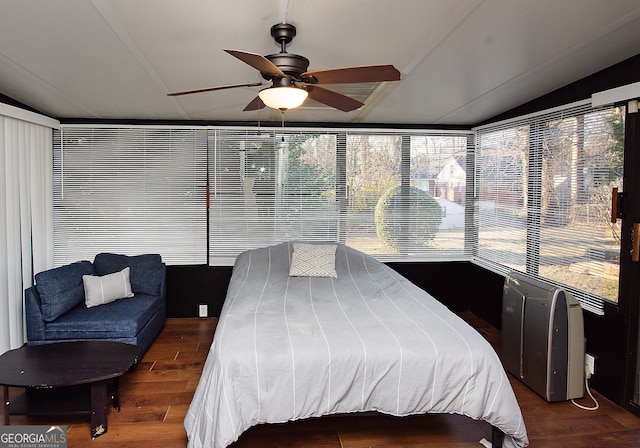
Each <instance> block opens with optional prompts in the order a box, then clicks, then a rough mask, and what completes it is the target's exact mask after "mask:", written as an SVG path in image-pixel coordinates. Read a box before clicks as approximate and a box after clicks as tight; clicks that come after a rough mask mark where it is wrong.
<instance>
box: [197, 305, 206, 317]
mask: <svg viewBox="0 0 640 448" xmlns="http://www.w3.org/2000/svg"><path fill="white" fill-rule="evenodd" d="M198 316H199V317H208V316H209V307H208V306H207V305H200V306H199V307H198Z"/></svg>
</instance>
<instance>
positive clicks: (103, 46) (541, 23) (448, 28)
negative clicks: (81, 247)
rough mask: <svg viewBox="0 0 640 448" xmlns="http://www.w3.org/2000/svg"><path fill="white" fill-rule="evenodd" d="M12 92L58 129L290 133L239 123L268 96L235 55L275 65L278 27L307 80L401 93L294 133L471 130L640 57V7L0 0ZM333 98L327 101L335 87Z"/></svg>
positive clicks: (308, 110)
mask: <svg viewBox="0 0 640 448" xmlns="http://www.w3.org/2000/svg"><path fill="white" fill-rule="evenodd" d="M0 11H1V12H2V13H1V14H0V93H2V94H4V95H6V96H8V97H11V98H13V99H15V100H17V101H20V102H22V103H24V104H26V105H28V106H31V107H33V108H35V109H37V110H39V111H41V112H43V113H45V114H47V115H50V116H52V117H55V118H59V119H65V118H70V119H74V118H88V119H142V120H206V121H210V120H222V121H251V122H254V121H257V120H263V121H268V120H279V119H280V112H279V111H277V110H273V109H263V110H262V111H260V112H257V111H250V112H243V111H242V109H243V108H244V107H245V106H246V105H247V104H248V103H249V102H250V101H251V100H252V99H253V98H255V96H256V95H257V93H258V91H259V89H261V88H263V87H242V88H236V89H229V90H220V91H215V92H208V93H199V94H193V95H186V96H180V97H168V96H167V93H169V92H172V91H179V90H188V89H194V88H201V87H209V86H217V85H226V84H236V83H248V82H254V81H264V80H263V79H262V78H261V77H260V74H259V73H258V71H257V70H255V69H253V68H252V67H250V66H249V65H247V64H244V63H243V62H241V61H240V60H238V59H236V58H234V57H232V56H230V55H229V54H227V53H225V52H224V51H223V50H222V49H223V48H231V49H239V50H245V51H250V52H254V53H259V54H262V55H267V54H272V53H277V52H278V51H279V47H278V45H277V44H276V43H275V42H274V40H273V39H272V37H271V35H270V28H271V26H272V25H274V24H276V23H282V22H288V23H292V24H294V25H295V26H296V27H297V36H296V37H295V38H294V39H293V42H292V43H291V44H290V45H289V46H288V48H287V50H288V51H289V52H291V53H296V54H300V55H303V56H305V57H307V58H308V59H310V61H311V64H310V66H309V70H320V69H328V68H335V67H343V66H357V65H370V64H393V65H395V66H396V67H397V68H398V69H399V70H400V72H401V74H402V78H401V80H400V81H397V82H386V83H364V84H350V85H336V86H330V87H331V88H332V89H335V90H337V91H339V92H342V93H344V94H347V95H349V96H353V97H355V98H357V99H359V100H361V101H363V102H364V103H365V105H364V106H363V107H361V108H360V109H358V110H355V111H352V112H341V111H338V110H335V109H332V108H329V107H327V106H324V105H321V104H319V103H315V102H313V101H311V100H307V102H305V104H304V105H303V106H302V107H300V108H298V109H294V110H290V111H287V112H286V114H285V117H286V119H287V120H288V121H296V122H345V123H389V124H435V125H449V124H453V125H473V124H476V123H479V122H482V121H483V120H486V119H488V118H490V117H492V116H495V115H497V114H500V113H502V112H504V111H507V110H509V109H511V108H513V107H515V106H518V105H520V104H522V103H525V102H527V101H529V100H532V99H534V98H537V97H539V96H541V95H544V94H546V93H548V92H551V91H553V90H555V89H557V88H559V87H562V86H564V85H567V84H569V83H571V82H573V81H576V80H578V79H580V78H583V77H585V76H588V75H590V74H593V73H595V72H597V71H599V70H602V69H604V68H606V67H608V66H611V65H613V64H615V63H617V62H620V61H623V60H624V59H627V58H629V57H631V56H634V55H636V54H640V1H638V0H323V1H319V0H315V1H313V0H49V1H41V0H20V1H16V0H0ZM327 87H329V86H327Z"/></svg>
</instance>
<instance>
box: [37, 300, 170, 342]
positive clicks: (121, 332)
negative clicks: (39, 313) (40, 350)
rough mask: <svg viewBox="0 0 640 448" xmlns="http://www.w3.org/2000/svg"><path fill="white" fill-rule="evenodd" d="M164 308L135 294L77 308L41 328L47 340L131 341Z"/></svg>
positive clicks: (159, 302) (162, 304)
mask: <svg viewBox="0 0 640 448" xmlns="http://www.w3.org/2000/svg"><path fill="white" fill-rule="evenodd" d="M163 307H164V302H163V301H162V299H160V298H159V297H157V296H150V295H145V294H136V295H135V296H133V297H132V298H130V299H127V300H117V301H115V302H111V303H107V304H105V305H101V306H95V307H91V308H87V307H84V306H79V307H76V308H74V309H73V310H71V311H69V312H68V313H67V314H65V315H64V316H61V317H60V318H59V319H57V320H55V321H53V322H49V323H47V324H46V326H45V335H46V338H47V339H50V340H65V339H72V340H73V339H117V338H132V337H135V336H136V335H137V334H138V333H140V331H141V330H142V329H143V328H144V326H145V325H146V324H147V323H148V322H149V321H150V320H151V319H152V318H153V316H155V315H156V313H158V312H159V311H161V310H162V308H163Z"/></svg>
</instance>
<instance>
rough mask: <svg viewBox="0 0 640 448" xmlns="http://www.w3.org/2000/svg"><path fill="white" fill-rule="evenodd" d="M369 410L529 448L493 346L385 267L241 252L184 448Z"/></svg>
mask: <svg viewBox="0 0 640 448" xmlns="http://www.w3.org/2000/svg"><path fill="white" fill-rule="evenodd" d="M294 247H295V254H294V253H293V252H294ZM303 249H304V250H303ZM368 411H377V412H381V413H385V414H390V415H394V416H407V415H413V414H422V413H455V414H461V415H465V416H468V417H470V418H473V419H475V420H484V421H486V422H488V423H489V424H491V425H492V426H493V427H494V429H495V428H497V429H498V430H499V431H498V432H501V433H504V440H503V446H504V447H507V448H511V447H525V446H527V445H528V439H527V433H526V429H525V425H524V421H523V419H522V414H521V411H520V407H519V405H518V403H517V401H516V398H515V395H514V393H513V390H512V388H511V385H510V383H509V380H508V378H507V376H506V374H505V371H504V369H503V367H502V364H501V363H500V360H499V358H498V356H497V354H496V353H495V351H494V350H493V348H492V347H491V346H490V345H489V343H488V342H487V341H486V340H485V339H484V338H483V337H482V336H481V335H480V334H479V333H477V332H476V330H474V329H473V328H471V327H470V326H469V325H468V324H467V323H466V322H464V321H463V320H462V319H461V318H459V317H458V316H457V315H455V314H454V313H452V312H451V311H449V310H448V309H447V308H446V307H445V306H444V305H442V304H441V303H439V302H438V301H437V300H435V299H434V298H433V297H431V296H430V295H429V294H427V293H426V292H425V291H424V290H422V289H420V288H418V287H417V286H415V285H414V284H412V283H411V282H409V281H408V280H407V279H405V278H404V277H402V276H401V275H399V274H398V273H396V272H395V271H394V270H392V269H391V268H389V267H388V266H386V265H384V264H383V263H380V262H378V261H376V260H374V259H373V258H371V257H370V256H368V255H366V254H364V253H362V252H359V251H357V250H355V249H352V248H350V247H348V246H345V245H340V244H299V243H290V242H289V243H281V244H277V245H274V246H270V247H266V248H260V249H255V250H250V251H247V252H244V253H242V254H241V255H239V256H238V258H237V260H236V263H235V266H234V268H233V274H232V278H231V282H230V284H229V288H228V291H227V298H226V300H225V303H224V306H223V309H222V312H221V316H220V320H219V322H218V326H217V329H216V332H215V336H214V341H213V344H212V346H211V348H210V351H209V354H208V357H207V360H206V362H205V366H204V369H203V373H202V377H201V379H200V382H199V384H198V387H197V389H196V392H195V394H194V397H193V400H192V402H191V405H190V407H189V410H188V412H187V415H186V417H185V421H184V425H185V429H186V431H187V436H188V439H189V442H188V446H189V447H191V448H201V447H207V448H223V447H226V446H228V445H230V444H232V443H233V442H234V441H236V440H237V439H238V437H239V436H240V435H241V434H242V433H243V432H244V431H245V430H247V429H249V428H250V427H252V426H254V425H257V424H261V423H282V422H287V421H292V420H298V419H304V418H309V417H318V416H322V415H333V414H345V413H354V412H368ZM494 432H495V431H494Z"/></svg>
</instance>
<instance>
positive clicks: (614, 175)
mask: <svg viewBox="0 0 640 448" xmlns="http://www.w3.org/2000/svg"><path fill="white" fill-rule="evenodd" d="M623 139H624V110H623V109H622V108H610V107H609V108H604V109H598V110H593V109H592V108H591V105H590V103H583V104H578V105H574V106H572V107H567V108H563V109H559V110H556V111H551V112H549V113H543V114H539V115H536V116H531V117H527V118H523V119H519V120H513V121H510V122H506V123H498V124H494V125H488V126H487V127H483V128H481V129H478V133H477V138H476V142H477V148H476V162H477V165H476V166H477V178H478V197H477V199H478V205H479V207H478V208H479V215H478V223H479V224H478V232H477V235H478V239H477V247H476V254H477V258H478V260H479V261H480V262H487V263H490V264H492V265H493V267H494V268H495V269H496V270H498V271H502V272H506V270H509V269H515V270H518V271H521V272H525V273H527V274H529V275H531V276H533V277H538V278H542V279H545V280H547V281H551V282H552V283H556V284H559V285H563V286H565V287H567V288H568V289H569V290H570V291H572V292H573V293H574V295H576V296H577V297H578V298H579V299H580V300H581V301H582V303H583V306H584V307H585V308H587V309H591V310H592V311H594V312H597V313H602V307H603V300H607V301H612V302H615V301H617V298H618V273H619V253H620V252H619V250H620V228H619V224H612V223H611V222H610V219H609V218H610V206H611V190H612V188H613V187H618V188H619V189H620V191H621V190H622V163H623V146H624V140H623Z"/></svg>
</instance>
